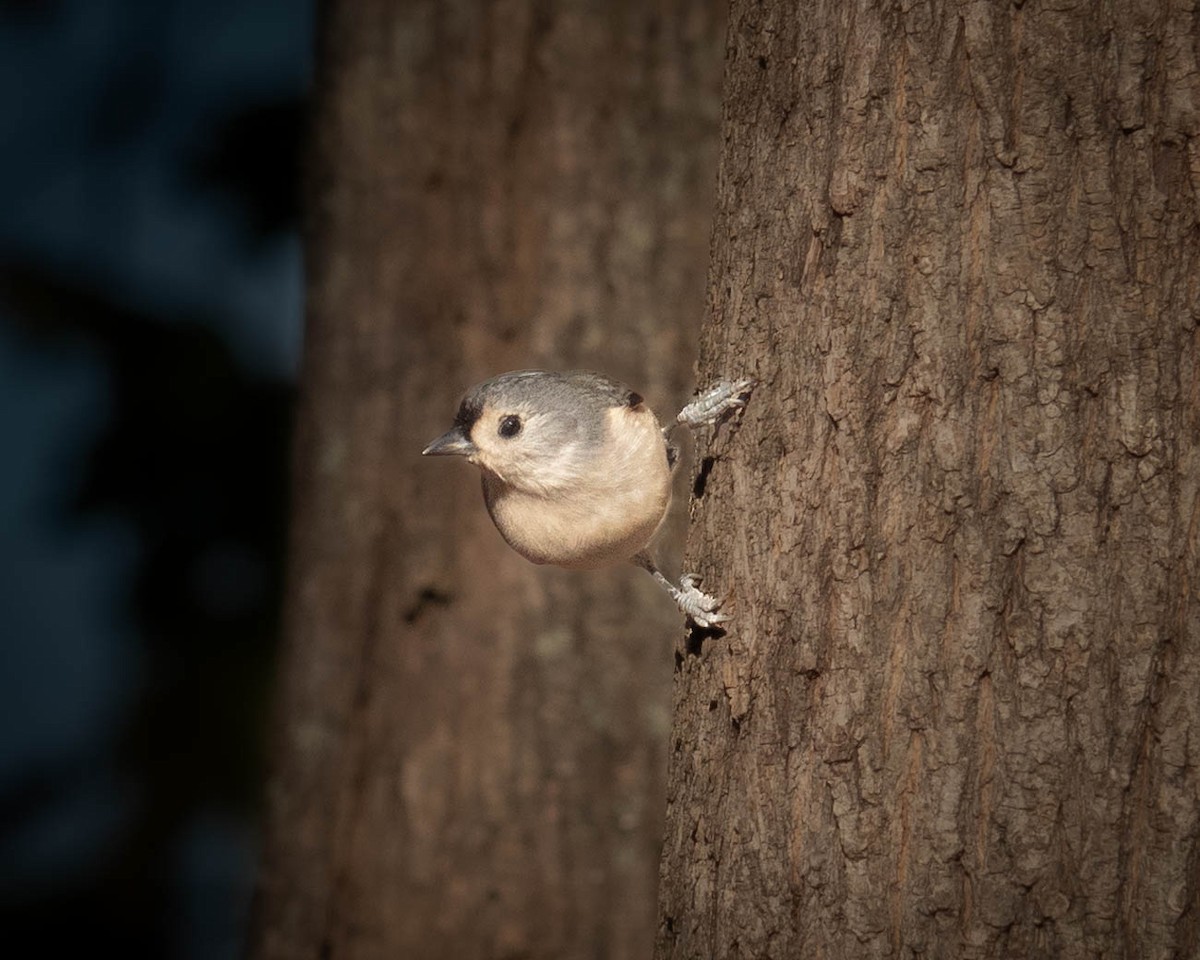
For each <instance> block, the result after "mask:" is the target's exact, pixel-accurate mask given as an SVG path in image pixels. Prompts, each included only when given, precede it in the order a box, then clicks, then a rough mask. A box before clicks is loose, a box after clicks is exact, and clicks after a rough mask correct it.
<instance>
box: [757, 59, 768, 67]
mask: <svg viewBox="0 0 1200 960" xmlns="http://www.w3.org/2000/svg"><path fill="white" fill-rule="evenodd" d="M758 69H759V70H766V69H767V58H766V57H759V58H758Z"/></svg>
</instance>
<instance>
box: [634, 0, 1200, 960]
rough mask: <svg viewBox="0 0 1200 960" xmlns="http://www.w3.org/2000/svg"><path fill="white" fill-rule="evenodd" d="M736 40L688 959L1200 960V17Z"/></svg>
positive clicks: (681, 752) (1004, 19)
mask: <svg viewBox="0 0 1200 960" xmlns="http://www.w3.org/2000/svg"><path fill="white" fill-rule="evenodd" d="M733 8H734V9H733V10H732V11H731V27H730V34H729V42H728V49H727V52H726V58H727V60H726V79H725V94H724V118H723V123H724V137H723V148H722V149H723V152H722V157H721V161H720V172H719V175H718V177H719V184H718V198H717V212H716V214H715V217H716V219H715V224H714V237H715V242H714V249H713V255H712V262H711V266H710V298H711V308H712V309H711V316H710V318H709V320H708V321H707V323H706V326H705V330H704V332H703V337H702V349H701V370H702V372H703V373H707V374H709V375H717V374H722V375H735V374H742V373H753V374H755V375H757V376H758V377H759V378H760V379H761V381H762V385H761V386H760V387H759V389H758V391H757V393H756V394H755V396H754V398H753V401H752V403H751V405H750V408H749V410H748V413H747V416H746V418H745V421H744V423H743V425H742V428H741V430H740V432H738V433H736V434H730V435H727V436H726V437H724V438H718V440H717V441H716V442H717V444H718V446H717V447H716V448H715V449H713V450H711V451H709V455H710V456H711V457H713V458H714V459H713V460H711V461H710V462H709V463H708V465H707V466H708V469H707V470H706V471H703V472H704V474H705V475H706V483H705V484H704V491H703V496H702V498H700V499H699V500H697V501H695V502H694V503H693V533H692V538H691V546H690V548H689V553H690V560H691V561H692V562H690V563H688V566H694V567H698V568H699V569H700V570H701V571H702V572H704V573H706V574H708V580H707V582H708V583H709V584H710V585H713V586H715V588H716V589H721V590H728V591H730V592H731V593H732V594H733V598H734V606H733V611H734V612H735V614H736V620H735V621H734V622H733V624H732V625H731V627H730V629H729V631H728V634H727V635H726V636H724V637H720V638H712V639H703V640H702V641H701V639H700V638H693V641H692V643H691V645H690V646H689V647H688V648H687V649H686V650H685V651H681V654H680V658H679V664H678V669H677V676H676V693H675V719H674V732H673V735H672V755H671V768H670V772H669V774H668V794H669V807H668V823H667V838H666V846H665V849H664V858H663V864H662V883H661V886H660V924H661V925H660V930H659V936H658V951H657V955H658V957H660V958H684V957H697V958H699V957H703V958H713V957H720V958H724V960H729V958H738V957H755V958H765V957H770V958H781V957H804V958H818V957H830V958H844V957H918V956H919V957H956V958H957V957H1021V958H1037V957H1047V958H1049V957H1054V958H1073V957H1128V958H1135V957H1136V958H1147V957H1156V958H1168V957H1175V958H1189V957H1197V956H1200V838H1198V832H1200V824H1198V805H1200V800H1198V798H1200V601H1198V598H1197V579H1196V578H1197V573H1198V569H1197V563H1198V557H1197V551H1198V549H1200V548H1198V546H1197V542H1198V538H1200V493H1198V483H1200V327H1198V323H1200V227H1198V214H1200V206H1198V198H1200V69H1198V64H1197V54H1198V39H1200V14H1198V13H1197V9H1196V7H1195V5H1194V4H1190V3H1182V2H1178V3H1172V2H1140V3H1124V2H1122V3H1105V2H1093V3H1088V2H1065V3H1057V4H1053V5H1051V4H1047V3H1037V2H1027V3H1024V4H1021V3H1012V4H1004V3H992V2H977V3H968V2H949V3H913V4H903V5H897V4H880V3H855V4H841V3H819V4H814V5H811V6H807V7H805V10H804V12H803V14H802V15H801V14H799V13H797V8H796V6H795V5H794V4H791V3H784V2H782V0H762V2H749V0H735V2H734V4H733ZM702 379H703V377H702Z"/></svg>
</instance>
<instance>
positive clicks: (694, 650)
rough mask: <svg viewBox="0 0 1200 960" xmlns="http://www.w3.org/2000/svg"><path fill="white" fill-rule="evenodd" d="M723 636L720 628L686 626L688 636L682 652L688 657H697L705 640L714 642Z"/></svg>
mask: <svg viewBox="0 0 1200 960" xmlns="http://www.w3.org/2000/svg"><path fill="white" fill-rule="evenodd" d="M723 636H725V631H724V630H722V629H721V628H720V627H699V626H697V625H696V624H694V623H689V624H688V635H687V639H686V640H685V641H684V645H683V648H684V652H685V653H686V654H687V655H688V656H689V657H698V656H700V654H701V653H702V652H703V650H704V641H705V640H716V639H718V638H719V637H723Z"/></svg>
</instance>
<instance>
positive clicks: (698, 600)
mask: <svg viewBox="0 0 1200 960" xmlns="http://www.w3.org/2000/svg"><path fill="white" fill-rule="evenodd" d="M698 583H700V578H699V577H698V576H696V575H695V574H694V573H685V574H684V575H683V576H682V577H680V578H679V590H678V592H677V595H676V597H675V602H676V603H677V604H679V609H680V610H682V611H683V613H684V616H686V617H687V618H688V619H689V620H691V621H692V623H694V624H695V625H696V626H698V627H700V628H701V629H702V630H711V629H712V628H713V627H716V626H718V625H719V624H722V623H727V622H728V621H729V620H730V619H732V618H731V617H730V616H729V615H728V614H724V613H721V612H719V611H720V608H721V602H722V601H720V600H718V599H717V598H716V597H710V596H709V595H708V594H707V593H705V592H704V591H702V590H700V589H699V588H698V587H697V584H698Z"/></svg>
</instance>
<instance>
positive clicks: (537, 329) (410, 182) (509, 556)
mask: <svg viewBox="0 0 1200 960" xmlns="http://www.w3.org/2000/svg"><path fill="white" fill-rule="evenodd" d="M724 24H725V17H724V9H723V7H722V5H721V4H719V3H714V2H700V3H694V2H684V0H680V2H661V3H650V4H646V3H643V2H641V0H637V2H634V0H621V2H615V3H614V2H600V0H596V2H591V3H547V2H524V0H522V2H507V3H488V2H482V0H479V2H468V0H452V2H444V0H423V2H408V3H395V2H388V0H342V2H335V3H331V4H329V5H328V6H327V9H326V11H325V17H324V22H323V45H322V51H321V54H320V57H319V60H320V67H319V77H318V97H317V109H316V118H315V150H314V171H313V172H314V176H313V182H312V184H311V189H310V192H309V200H310V204H311V209H310V214H311V217H310V223H309V226H308V237H309V247H308V268H309V277H308V291H309V326H308V331H307V343H306V357H305V365H304V370H303V384H302V388H303V389H302V392H303V399H302V404H301V409H300V413H299V423H298V441H297V442H298V450H297V455H296V483H295V491H296V501H295V513H294V521H293V543H292V550H293V557H292V575H291V591H290V599H289V608H288V622H289V626H288V629H287V645H286V653H285V660H284V664H283V674H282V679H281V706H280V721H279V731H280V733H279V741H278V746H277V769H276V773H275V776H274V778H273V780H272V784H271V787H270V791H269V797H268V806H269V810H268V821H267V831H266V839H265V852H264V862H263V869H262V879H261V883H260V890H259V897H258V905H257V917H256V921H255V923H254V933H253V948H252V949H253V953H254V955H255V956H256V957H258V958H260V960H268V958H288V957H305V958H316V957H335V958H345V957H361V958H366V957H389V958H396V957H405V958H409V957H413V958H416V957H448V958H456V960H461V958H472V957H510V958H515V957H528V958H537V957H544V958H572V957H589V958H591V957H613V958H625V957H635V956H643V955H645V954H646V953H648V952H649V949H650V945H651V944H652V942H653V929H654V885H655V877H656V868H657V858H658V850H659V844H660V838H661V829H662V819H661V818H662V807H663V776H664V772H665V746H666V730H667V722H668V713H667V704H668V701H669V691H668V686H667V685H668V683H669V670H670V666H669V664H670V640H669V637H670V634H671V631H672V630H673V629H677V625H678V615H677V614H676V613H675V611H674V610H673V608H672V605H671V604H670V603H669V601H667V600H666V599H665V598H664V597H663V596H662V595H661V593H660V592H659V591H658V590H657V588H656V587H655V586H654V585H653V584H652V583H651V582H650V581H649V578H646V577H645V575H644V574H642V573H640V572H638V571H637V570H636V569H634V568H633V567H630V568H629V569H628V570H616V571H612V572H609V573H604V574H595V575H583V574H572V573H567V572H565V571H557V570H551V569H545V568H535V567H533V566H532V565H530V564H528V563H527V562H526V561H524V560H522V559H521V558H520V557H519V556H517V555H516V554H515V553H513V552H512V551H511V550H509V549H508V547H507V546H505V545H504V543H503V542H502V541H501V539H500V536H499V534H498V533H497V532H496V531H495V530H494V529H493V527H492V525H491V523H490V521H489V520H488V518H487V515H486V512H485V510H484V507H483V503H482V498H481V495H480V491H479V478H478V475H477V473H476V472H475V471H474V470H473V469H472V468H470V467H467V466H465V465H463V464H460V463H448V462H446V461H444V460H442V461H429V460H422V459H421V458H420V456H419V454H420V450H421V448H422V447H423V446H424V444H425V443H426V442H427V441H428V440H430V439H431V438H432V437H434V436H435V435H436V434H438V433H440V432H441V431H442V430H444V429H445V428H447V427H448V426H449V424H450V422H451V420H452V418H453V416H454V413H455V410H456V407H457V403H458V399H459V396H460V395H461V394H462V392H463V391H464V390H465V389H466V387H468V386H470V385H471V384H472V383H473V382H476V381H478V380H480V379H483V378H484V377H486V376H489V375H492V374H495V373H498V372H501V371H503V370H506V369H511V368H515V367H535V366H550V367H574V366H586V367H595V368H601V369H604V370H605V371H607V372H609V373H612V374H614V375H616V376H620V377H623V378H625V379H627V380H628V381H629V382H630V383H635V384H638V385H639V386H638V389H639V390H641V391H642V392H643V393H644V394H645V395H646V396H647V398H648V399H651V400H652V401H653V402H655V403H656V404H658V405H661V406H663V407H669V406H670V405H671V404H672V403H677V402H678V401H679V400H680V399H681V398H682V397H683V395H684V394H685V393H686V392H687V389H688V386H689V385H690V382H691V367H692V362H693V358H694V341H695V330H696V329H698V326H699V322H700V314H701V310H702V308H703V293H702V291H703V270H704V266H705V259H706V252H707V249H708V238H709V210H710V204H709V202H708V198H709V196H710V194H711V185H712V181H713V178H714V177H715V167H716V134H717V129H718V114H719V74H720V59H721V58H720V51H721V41H720V37H721V36H722V34H723V29H724Z"/></svg>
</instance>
